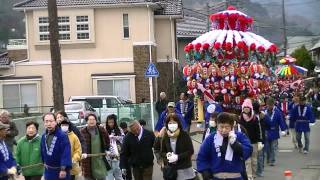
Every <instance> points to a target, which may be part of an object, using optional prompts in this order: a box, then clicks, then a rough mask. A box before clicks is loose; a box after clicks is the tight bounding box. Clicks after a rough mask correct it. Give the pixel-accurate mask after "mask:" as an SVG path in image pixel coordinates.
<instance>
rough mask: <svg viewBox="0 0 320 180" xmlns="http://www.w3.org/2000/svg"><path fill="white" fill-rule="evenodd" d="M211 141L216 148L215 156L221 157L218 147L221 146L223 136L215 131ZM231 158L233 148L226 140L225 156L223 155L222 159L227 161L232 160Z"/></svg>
mask: <svg viewBox="0 0 320 180" xmlns="http://www.w3.org/2000/svg"><path fill="white" fill-rule="evenodd" d="M213 141H214V145H215V148H216V152H217V156H218V157H221V151H220V147H221V146H222V143H223V136H222V135H221V134H220V132H219V131H217V133H216V134H215V136H214V140H213ZM232 158H233V149H232V148H231V146H230V143H229V142H228V147H227V151H226V156H225V157H224V159H225V160H227V161H232Z"/></svg>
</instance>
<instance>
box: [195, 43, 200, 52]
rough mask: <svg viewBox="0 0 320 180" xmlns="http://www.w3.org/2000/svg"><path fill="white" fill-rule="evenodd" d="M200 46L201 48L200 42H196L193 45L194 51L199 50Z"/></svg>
mask: <svg viewBox="0 0 320 180" xmlns="http://www.w3.org/2000/svg"><path fill="white" fill-rule="evenodd" d="M200 48H201V43H197V44H196V45H195V49H196V51H199V50H200Z"/></svg>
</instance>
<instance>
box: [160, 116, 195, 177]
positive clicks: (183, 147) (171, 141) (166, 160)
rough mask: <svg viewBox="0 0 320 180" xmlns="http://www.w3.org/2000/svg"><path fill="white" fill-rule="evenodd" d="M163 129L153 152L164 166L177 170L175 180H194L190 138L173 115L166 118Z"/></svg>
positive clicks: (192, 150)
mask: <svg viewBox="0 0 320 180" xmlns="http://www.w3.org/2000/svg"><path fill="white" fill-rule="evenodd" d="M165 127H166V130H165V131H166V132H165V133H164V134H163V137H162V139H160V140H159V141H157V142H156V143H155V151H156V152H159V154H160V158H161V160H162V162H163V164H164V165H166V166H171V167H173V168H174V169H176V170H177V178H176V180H187V179H194V178H195V176H196V175H195V173H194V171H193V168H192V163H191V156H192V155H193V153H194V149H193V145H192V141H191V138H190V136H189V135H188V133H187V132H185V131H183V129H182V125H181V122H180V120H179V118H178V117H177V116H176V115H175V114H172V115H169V116H168V117H167V119H166V122H165ZM170 180H171V179H170Z"/></svg>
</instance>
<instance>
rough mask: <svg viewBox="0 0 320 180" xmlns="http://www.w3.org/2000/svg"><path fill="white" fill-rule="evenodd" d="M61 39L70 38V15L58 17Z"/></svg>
mask: <svg viewBox="0 0 320 180" xmlns="http://www.w3.org/2000/svg"><path fill="white" fill-rule="evenodd" d="M58 26H59V40H70V17H69V16H60V17H58Z"/></svg>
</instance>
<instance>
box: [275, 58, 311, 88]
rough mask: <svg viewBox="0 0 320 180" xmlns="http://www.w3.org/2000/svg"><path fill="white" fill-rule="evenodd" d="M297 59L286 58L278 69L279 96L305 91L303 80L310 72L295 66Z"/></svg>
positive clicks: (281, 61)
mask: <svg viewBox="0 0 320 180" xmlns="http://www.w3.org/2000/svg"><path fill="white" fill-rule="evenodd" d="M295 62H296V59H295V58H293V57H291V56H286V57H284V58H283V59H281V60H280V61H279V63H280V66H279V67H278V68H277V69H276V71H275V74H276V76H277V80H276V87H277V90H276V92H277V93H279V94H284V93H285V94H291V93H292V92H294V91H298V90H299V91H301V90H303V89H304V81H303V78H304V77H305V76H306V73H307V72H308V70H307V69H306V68H304V67H301V66H298V65H296V64H295Z"/></svg>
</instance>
